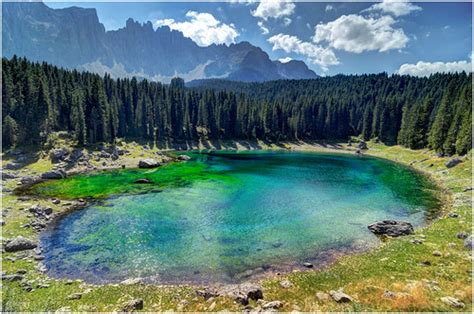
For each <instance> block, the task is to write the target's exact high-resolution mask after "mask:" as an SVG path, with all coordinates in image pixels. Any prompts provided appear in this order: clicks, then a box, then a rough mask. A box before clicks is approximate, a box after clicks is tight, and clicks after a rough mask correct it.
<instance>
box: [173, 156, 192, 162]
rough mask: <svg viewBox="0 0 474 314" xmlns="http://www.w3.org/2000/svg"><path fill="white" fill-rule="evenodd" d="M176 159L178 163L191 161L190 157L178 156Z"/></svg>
mask: <svg viewBox="0 0 474 314" xmlns="http://www.w3.org/2000/svg"><path fill="white" fill-rule="evenodd" d="M176 159H178V160H180V161H188V160H190V159H191V157H189V156H186V155H179V156H178V157H177V158H176Z"/></svg>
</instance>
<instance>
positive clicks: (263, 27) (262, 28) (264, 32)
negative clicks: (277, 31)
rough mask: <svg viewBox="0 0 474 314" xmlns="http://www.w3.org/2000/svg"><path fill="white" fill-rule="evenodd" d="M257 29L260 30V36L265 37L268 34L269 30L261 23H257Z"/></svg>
mask: <svg viewBox="0 0 474 314" xmlns="http://www.w3.org/2000/svg"><path fill="white" fill-rule="evenodd" d="M257 25H258V27H260V29H261V30H262V34H263V35H267V34H268V33H270V30H269V29H268V27H266V26H265V25H264V24H263V22H262V21H259V22H258V23H257Z"/></svg>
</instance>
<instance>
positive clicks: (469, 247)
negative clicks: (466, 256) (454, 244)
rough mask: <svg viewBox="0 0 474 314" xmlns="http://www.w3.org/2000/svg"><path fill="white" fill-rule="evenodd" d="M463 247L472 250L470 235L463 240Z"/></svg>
mask: <svg viewBox="0 0 474 314" xmlns="http://www.w3.org/2000/svg"><path fill="white" fill-rule="evenodd" d="M464 247H465V248H466V249H469V250H472V235H470V236H468V237H467V238H466V240H464Z"/></svg>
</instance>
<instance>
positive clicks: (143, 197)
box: [36, 151, 437, 283]
mask: <svg viewBox="0 0 474 314" xmlns="http://www.w3.org/2000/svg"><path fill="white" fill-rule="evenodd" d="M192 156H193V159H192V161H189V162H186V163H180V164H176V165H170V166H167V167H163V168H161V169H157V170H152V171H150V170H148V171H142V170H125V171H117V172H112V173H107V174H102V175H91V176H78V177H74V178H71V179H67V180H61V181H54V182H49V183H46V184H42V185H39V186H38V187H37V188H36V191H37V192H39V193H43V194H47V195H61V196H63V197H64V196H67V195H73V196H74V197H78V196H80V197H84V196H88V195H91V196H97V195H100V196H102V197H104V198H103V199H102V200H101V201H100V202H98V203H97V204H95V205H92V206H90V207H88V208H86V209H83V210H78V211H75V212H73V213H71V214H69V215H67V216H65V217H64V218H63V219H61V220H60V221H58V223H57V224H56V225H55V226H54V227H52V228H50V229H49V230H48V231H47V232H46V233H44V234H43V235H42V239H41V242H42V246H43V247H44V248H45V251H46V254H45V256H46V259H45V260H44V264H45V265H46V267H47V268H48V272H49V273H50V275H53V276H57V277H69V278H82V279H85V280H87V281H91V282H107V281H120V280H124V279H126V278H131V277H147V278H149V279H150V280H153V281H155V282H162V283H181V282H198V283H202V282H216V281H217V282H238V281H240V280H242V279H245V276H244V275H245V274H246V273H245V272H246V271H249V270H255V269H257V270H262V269H267V268H274V269H282V268H285V267H288V266H291V265H301V263H302V262H305V261H312V262H313V263H315V264H316V265H317V264H318V263H319V262H322V261H324V260H325V259H327V258H328V257H329V255H330V254H329V252H334V251H343V250H351V249H353V248H354V247H357V248H360V247H364V248H367V247H371V246H374V245H377V243H378V240H377V238H376V237H375V236H374V235H372V234H371V233H370V232H369V231H368V230H367V225H368V224H370V223H373V222H375V221H377V220H381V219H402V220H407V221H410V222H412V223H413V224H414V225H416V226H419V225H421V224H423V223H424V222H425V221H426V219H427V217H428V216H429V212H428V211H427V209H431V210H432V209H435V208H437V200H436V199H435V198H434V196H433V195H432V193H431V192H432V189H434V187H433V186H432V184H431V183H430V182H428V181H427V180H426V179H425V178H424V177H422V176H420V175H419V174H417V173H415V172H412V171H410V170H409V169H407V168H405V167H402V166H400V165H397V164H394V163H391V162H388V161H384V160H381V159H375V158H367V157H363V158H361V157H355V156H348V155H336V154H320V153H297V152H262V151H260V152H255V151H252V152H239V153H237V152H213V153H212V154H210V155H208V154H192ZM139 177H147V178H150V179H151V180H153V182H155V184H153V185H136V184H133V183H132V182H133V181H134V180H135V179H136V178H139ZM127 192H128V193H127ZM130 192H131V193H130ZM117 193H119V194H117ZM123 193H125V194H123Z"/></svg>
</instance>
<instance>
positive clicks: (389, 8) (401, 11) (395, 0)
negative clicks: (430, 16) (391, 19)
mask: <svg viewBox="0 0 474 314" xmlns="http://www.w3.org/2000/svg"><path fill="white" fill-rule="evenodd" d="M364 11H366V12H374V11H381V12H383V13H388V14H393V15H394V16H402V15H407V14H410V13H411V12H413V11H421V8H420V7H419V6H417V5H414V4H412V3H410V2H408V1H407V0H383V2H381V3H377V4H374V5H372V6H370V7H369V8H368V9H366V10H364Z"/></svg>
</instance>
